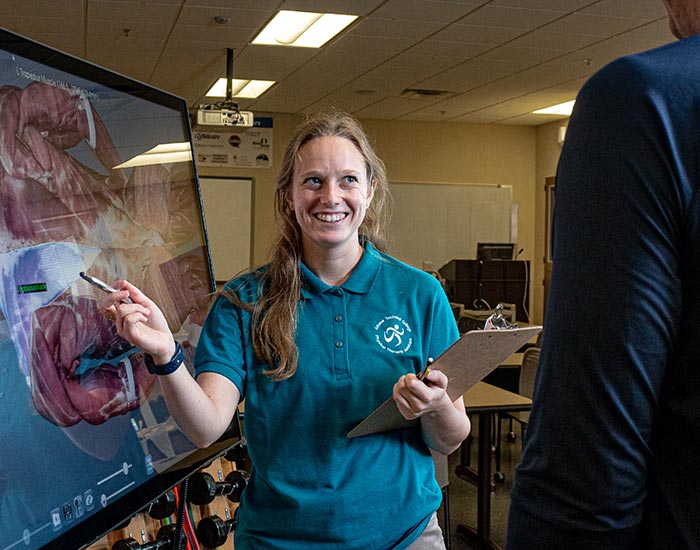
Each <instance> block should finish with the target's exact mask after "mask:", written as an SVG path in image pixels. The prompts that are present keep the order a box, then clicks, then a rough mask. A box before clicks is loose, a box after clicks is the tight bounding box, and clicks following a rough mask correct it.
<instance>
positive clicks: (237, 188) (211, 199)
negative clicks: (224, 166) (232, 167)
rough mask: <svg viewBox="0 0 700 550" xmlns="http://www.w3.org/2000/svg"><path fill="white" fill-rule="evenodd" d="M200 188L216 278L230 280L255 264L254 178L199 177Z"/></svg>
mask: <svg viewBox="0 0 700 550" xmlns="http://www.w3.org/2000/svg"><path fill="white" fill-rule="evenodd" d="M199 186H200V189H201V192H202V204H203V205H204V218H205V221H206V224H207V233H208V237H209V249H210V251H211V260H212V265H213V268H214V278H215V279H216V280H217V281H227V280H229V279H230V278H231V277H233V276H234V275H236V274H237V273H240V272H241V271H244V270H247V269H250V267H251V263H252V261H253V258H252V238H253V179H252V178H202V177H200V178H199ZM217 286H218V285H217Z"/></svg>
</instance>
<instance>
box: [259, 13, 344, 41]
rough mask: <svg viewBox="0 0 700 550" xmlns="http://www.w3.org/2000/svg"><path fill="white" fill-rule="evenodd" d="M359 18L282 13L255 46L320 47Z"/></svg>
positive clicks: (261, 33)
mask: <svg viewBox="0 0 700 550" xmlns="http://www.w3.org/2000/svg"><path fill="white" fill-rule="evenodd" d="M355 19H357V15H344V14H339V13H314V12H306V11H290V10H280V11H279V12H278V13H277V15H275V16H274V17H273V18H272V20H271V21H270V22H269V23H268V24H267V25H266V26H265V28H264V29H263V30H261V31H260V33H259V34H258V35H257V36H256V37H255V38H254V39H253V44H267V45H273V46H296V47H299V48H320V47H321V46H323V45H324V44H325V43H326V42H328V41H329V40H330V39H331V38H333V37H334V36H335V35H336V34H338V33H339V32H340V31H342V30H343V29H344V28H345V27H347V26H348V25H349V24H350V23H352V22H353V21H354V20H355Z"/></svg>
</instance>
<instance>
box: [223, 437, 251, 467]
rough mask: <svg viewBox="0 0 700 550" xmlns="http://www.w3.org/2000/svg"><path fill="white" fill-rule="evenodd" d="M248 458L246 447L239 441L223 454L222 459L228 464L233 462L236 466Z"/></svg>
mask: <svg viewBox="0 0 700 550" xmlns="http://www.w3.org/2000/svg"><path fill="white" fill-rule="evenodd" d="M247 456H248V447H247V446H246V445H245V444H244V443H243V442H242V441H239V442H238V443H236V444H235V445H234V446H233V447H231V448H230V449H229V450H228V451H226V452H225V453H224V458H225V459H226V460H228V461H229V462H235V463H236V464H237V463H238V462H240V461H241V460H244V459H245V458H246V457H247Z"/></svg>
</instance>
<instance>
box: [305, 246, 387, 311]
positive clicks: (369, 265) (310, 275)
mask: <svg viewBox="0 0 700 550" xmlns="http://www.w3.org/2000/svg"><path fill="white" fill-rule="evenodd" d="M364 249H365V251H364V254H362V258H360V262H359V263H358V264H357V266H355V269H354V270H353V271H352V273H351V274H350V277H348V280H347V281H345V282H344V283H343V284H342V285H340V288H342V289H343V290H347V291H348V292H353V293H355V294H367V293H368V292H369V290H370V288H372V283H374V280H375V279H376V277H377V273H379V268H380V266H381V260H380V257H379V253H378V252H377V251H376V250H375V249H374V247H373V246H372V243H370V242H369V241H367V242H366V243H365V245H364ZM300 265H301V276H302V278H303V280H304V282H303V286H302V289H301V296H302V298H312V297H313V296H316V295H318V294H322V293H324V292H326V291H328V290H330V289H333V288H335V287H332V286H330V285H328V284H326V283H324V282H323V281H322V280H321V279H320V278H319V277H318V276H317V275H316V274H315V273H314V272H313V271H311V270H310V269H309V268H308V267H307V266H306V264H305V263H304V262H300Z"/></svg>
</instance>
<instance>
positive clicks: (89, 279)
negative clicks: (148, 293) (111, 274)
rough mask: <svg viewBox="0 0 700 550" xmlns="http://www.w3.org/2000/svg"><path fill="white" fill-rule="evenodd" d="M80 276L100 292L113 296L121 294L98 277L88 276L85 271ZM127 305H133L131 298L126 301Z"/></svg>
mask: <svg viewBox="0 0 700 550" xmlns="http://www.w3.org/2000/svg"><path fill="white" fill-rule="evenodd" d="M80 276H81V277H82V278H83V279H85V280H86V281H87V282H88V283H90V284H91V285H92V286H96V287H97V288H99V289H100V290H104V291H105V292H107V293H109V294H111V293H112V292H119V291H118V290H117V289H116V288H114V287H113V286H109V285H108V284H107V283H105V282H104V281H101V280H100V279H98V278H97V277H93V276H92V275H88V274H87V273H85V272H84V271H81V272H80ZM124 303H125V304H133V303H134V302H133V301H132V300H131V298H127V299H126V300H124Z"/></svg>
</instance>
